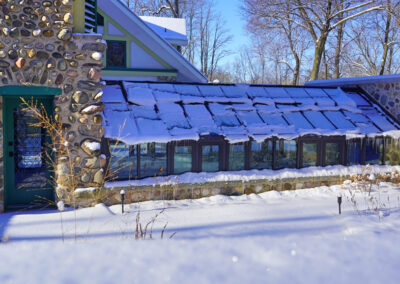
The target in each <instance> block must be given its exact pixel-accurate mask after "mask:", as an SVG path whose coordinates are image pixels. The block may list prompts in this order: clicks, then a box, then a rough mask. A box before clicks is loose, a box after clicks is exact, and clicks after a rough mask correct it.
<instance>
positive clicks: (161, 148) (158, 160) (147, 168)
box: [140, 143, 167, 178]
mask: <svg viewBox="0 0 400 284" xmlns="http://www.w3.org/2000/svg"><path fill="white" fill-rule="evenodd" d="M166 168H167V145H166V144H164V143H146V144H140V177H141V178H143V177H154V176H162V175H165V173H166Z"/></svg>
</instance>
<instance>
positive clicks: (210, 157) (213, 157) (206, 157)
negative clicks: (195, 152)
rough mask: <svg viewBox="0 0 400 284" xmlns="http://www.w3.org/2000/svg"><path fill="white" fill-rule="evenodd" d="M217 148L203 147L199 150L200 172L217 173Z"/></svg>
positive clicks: (211, 146) (215, 146)
mask: <svg viewBox="0 0 400 284" xmlns="http://www.w3.org/2000/svg"><path fill="white" fill-rule="evenodd" d="M219 151H220V149H219V146H218V145H204V146H202V148H201V154H202V156H201V157H202V159H201V171H202V172H217V171H219Z"/></svg>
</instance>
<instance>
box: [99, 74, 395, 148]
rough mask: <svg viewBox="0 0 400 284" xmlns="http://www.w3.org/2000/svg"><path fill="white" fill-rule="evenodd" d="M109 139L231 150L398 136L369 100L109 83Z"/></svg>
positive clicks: (280, 89)
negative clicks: (210, 139)
mask: <svg viewBox="0 0 400 284" xmlns="http://www.w3.org/2000/svg"><path fill="white" fill-rule="evenodd" d="M103 102H104V103H105V104H106V107H105V110H104V116H105V120H104V126H105V128H106V134H105V136H106V137H107V138H112V139H119V140H121V141H123V142H125V143H127V144H131V145H134V144H139V143H147V142H163V143H165V142H170V141H179V140H198V139H200V137H201V136H203V135H222V136H224V137H225V139H226V140H228V141H230V142H231V143H235V142H242V141H248V140H249V139H250V138H252V139H254V140H257V141H263V140H264V139H266V138H269V137H272V136H276V137H282V138H295V137H298V136H302V135H307V134H315V135H346V137H348V138H354V137H360V136H364V135H368V136H376V135H387V136H393V137H394V136H395V137H399V136H400V131H399V130H398V129H399V128H400V127H399V125H397V124H396V123H395V122H393V121H392V120H391V119H390V118H389V117H387V116H386V115H385V114H384V112H383V111H382V110H381V109H380V108H379V107H378V106H376V105H373V104H372V103H370V102H369V101H368V100H367V98H366V97H364V95H363V94H361V93H358V92H353V91H352V92H350V91H347V92H345V91H343V90H342V89H340V88H314V87H292V86H260V85H226V84H176V83H138V82H127V81H125V82H108V86H107V87H106V88H105V89H104V96H103Z"/></svg>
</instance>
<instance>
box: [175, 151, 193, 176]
mask: <svg viewBox="0 0 400 284" xmlns="http://www.w3.org/2000/svg"><path fill="white" fill-rule="evenodd" d="M192 150H193V149H192V146H175V152H174V174H182V173H185V172H190V171H192Z"/></svg>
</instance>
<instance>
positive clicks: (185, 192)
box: [77, 176, 350, 207]
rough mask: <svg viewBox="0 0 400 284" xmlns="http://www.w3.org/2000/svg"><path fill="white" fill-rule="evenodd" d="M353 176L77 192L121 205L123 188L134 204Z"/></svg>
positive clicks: (83, 201) (85, 198)
mask: <svg viewBox="0 0 400 284" xmlns="http://www.w3.org/2000/svg"><path fill="white" fill-rule="evenodd" d="M349 178H350V177H345V176H329V177H326V176H325V177H314V178H313V177H306V178H285V179H276V180H254V181H250V182H242V181H232V182H212V183H204V184H177V185H170V186H160V185H157V184H156V181H155V185H154V186H140V187H133V186H126V187H110V188H106V189H105V190H103V191H102V192H85V193H80V194H78V196H77V197H78V198H77V199H78V204H79V205H80V206H83V207H86V206H92V205H94V204H95V203H96V202H103V203H105V204H107V205H113V204H120V203H121V195H120V191H121V190H122V189H123V190H125V192H126V194H125V203H127V204H128V203H134V202H140V201H147V200H179V199H195V198H202V197H207V196H212V195H218V194H222V195H242V194H251V193H262V192H265V191H270V190H277V191H282V190H294V189H303V188H313V187H318V186H330V185H335V184H341V183H342V182H343V181H344V180H346V179H349Z"/></svg>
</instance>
